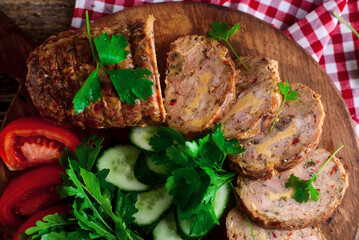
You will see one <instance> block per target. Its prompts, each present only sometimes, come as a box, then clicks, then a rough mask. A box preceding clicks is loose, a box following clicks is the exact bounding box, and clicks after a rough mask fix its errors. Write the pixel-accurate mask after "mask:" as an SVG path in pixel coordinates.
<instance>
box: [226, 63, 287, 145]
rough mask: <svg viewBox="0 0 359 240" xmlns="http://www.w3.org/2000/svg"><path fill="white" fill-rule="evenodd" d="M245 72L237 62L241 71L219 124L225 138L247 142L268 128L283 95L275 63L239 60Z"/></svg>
mask: <svg viewBox="0 0 359 240" xmlns="http://www.w3.org/2000/svg"><path fill="white" fill-rule="evenodd" d="M241 59H242V61H243V62H244V64H245V65H246V66H247V67H248V68H249V69H250V70H247V69H246V68H245V67H244V66H243V65H242V64H241V63H240V62H239V61H238V60H237V61H236V62H235V64H236V67H237V68H238V69H239V70H240V72H239V78H238V79H237V82H236V97H235V99H234V101H233V104H232V105H231V108H230V109H229V111H228V112H227V113H226V114H225V116H224V117H223V119H222V120H221V122H222V123H223V133H224V136H225V137H226V138H237V139H248V138H251V137H254V136H256V135H257V134H259V133H260V132H261V131H262V130H264V129H265V128H267V127H268V125H270V124H271V123H272V122H273V120H274V118H275V116H276V114H277V113H278V111H279V107H280V104H281V103H282V95H281V94H280V92H279V87H278V83H279V82H280V78H279V71H278V62H277V61H275V60H272V59H269V58H266V57H258V56H247V57H241Z"/></svg>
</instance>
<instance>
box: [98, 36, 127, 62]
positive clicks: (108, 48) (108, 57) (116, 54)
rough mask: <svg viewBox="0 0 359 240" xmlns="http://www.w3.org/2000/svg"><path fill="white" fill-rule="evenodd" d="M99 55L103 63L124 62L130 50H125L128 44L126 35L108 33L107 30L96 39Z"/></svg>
mask: <svg viewBox="0 0 359 240" xmlns="http://www.w3.org/2000/svg"><path fill="white" fill-rule="evenodd" d="M94 42H95V46H96V50H97V53H98V57H99V58H100V61H101V63H102V64H103V65H112V64H116V63H119V62H122V61H123V60H125V59H126V58H127V55H128V54H129V53H130V51H127V50H125V48H126V47H127V46H128V43H127V39H126V37H125V36H124V35H120V34H117V35H112V37H111V38H110V36H109V35H108V33H107V32H104V33H103V34H101V35H99V36H98V37H95V39H94Z"/></svg>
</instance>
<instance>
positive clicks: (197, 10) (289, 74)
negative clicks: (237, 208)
mask: <svg viewBox="0 0 359 240" xmlns="http://www.w3.org/2000/svg"><path fill="white" fill-rule="evenodd" d="M148 14H153V15H154V16H155V18H156V19H157V21H156V22H155V36H156V39H155V40H156V48H157V54H158V56H157V57H158V63H159V71H160V73H161V75H162V81H163V78H164V74H165V61H166V57H167V52H168V50H169V45H170V42H172V41H174V40H175V39H177V38H178V37H181V36H183V35H187V34H199V35H206V33H207V31H208V29H209V27H210V25H211V24H212V23H213V22H214V21H223V22H227V23H229V24H234V23H237V22H239V21H240V22H242V29H241V31H240V32H239V33H237V34H235V35H234V36H233V37H231V39H230V41H231V43H232V44H233V46H234V47H235V49H237V50H238V52H239V53H240V54H241V55H247V54H252V55H264V56H268V57H269V58H273V59H276V60H278V62H279V69H280V73H281V77H282V79H289V81H292V82H301V83H303V84H306V85H308V86H309V87H311V88H312V89H313V90H315V91H316V92H318V93H319V94H320V95H321V96H322V98H321V99H322V101H323V105H324V107H325V111H326V120H325V123H324V127H323V139H322V141H321V143H320V147H322V148H324V149H327V150H328V151H334V150H335V149H336V148H337V147H339V146H340V145H342V144H344V145H345V148H344V149H343V150H342V151H341V152H340V153H339V154H337V155H338V157H341V158H342V162H343V163H344V165H345V166H346V167H347V169H348V172H349V181H350V186H349V188H348V190H347V193H346V196H345V197H344V200H343V202H342V204H341V205H340V206H339V207H338V209H337V210H336V211H335V213H334V214H333V216H332V217H331V218H330V219H329V220H328V221H326V222H324V223H323V224H322V225H321V228H322V229H323V231H324V233H325V236H326V237H327V239H328V240H336V239H355V236H356V232H357V227H358V222H359V218H358V216H359V208H358V206H359V196H358V194H357V192H358V190H359V163H358V160H359V150H358V139H357V137H356V133H355V129H354V127H353V123H352V120H351V116H350V114H349V111H348V109H347V107H346V105H345V102H344V100H343V99H342V97H341V95H340V93H339V92H338V91H337V89H336V88H335V86H334V84H333V83H332V81H331V79H330V78H329V76H328V75H327V74H326V73H325V72H324V70H323V69H322V68H321V67H320V65H319V64H318V63H316V62H315V61H314V59H313V58H312V57H311V56H310V55H309V54H308V53H306V52H305V51H304V50H303V49H302V48H301V47H300V46H299V45H298V44H296V43H295V42H294V41H293V40H291V39H290V38H288V37H287V36H286V35H284V34H283V33H282V32H281V31H280V30H278V29H276V28H274V27H272V26H270V25H269V24H267V23H265V22H263V21H260V20H259V19H256V18H255V17H253V16H250V15H248V14H244V13H242V12H239V11H236V10H234V9H229V8H225V7H220V6H215V5H206V4H197V3H188V2H173V3H172V2H171V3H170V2H167V3H161V4H149V5H144V6H140V7H135V8H131V9H127V10H124V11H122V12H119V13H116V14H113V15H111V16H108V17H106V18H104V19H102V20H100V21H98V22H97V23H94V24H99V23H109V22H112V21H115V20H118V19H134V18H138V17H139V16H146V15H148ZM31 114H36V111H35V109H33V106H32V105H31V103H29V102H28V101H26V98H24V97H23V96H22V95H21V94H20V95H19V96H18V97H17V98H16V99H15V101H14V102H13V103H12V106H11V107H10V111H9V113H8V115H7V120H6V123H8V122H9V121H11V120H13V119H15V118H18V117H21V116H25V115H31ZM1 164H2V163H0V176H1V178H0V187H3V186H4V185H5V182H6V180H7V177H8V171H6V169H5V168H4V165H3V164H2V165H1ZM1 173H3V174H4V175H5V177H4V175H1ZM1 231H2V233H3V234H8V235H7V236H9V235H10V233H9V230H4V229H1ZM207 239H225V234H224V228H223V225H222V227H221V228H217V229H216V231H214V232H213V233H212V234H211V235H210V236H209V237H208V238H207Z"/></svg>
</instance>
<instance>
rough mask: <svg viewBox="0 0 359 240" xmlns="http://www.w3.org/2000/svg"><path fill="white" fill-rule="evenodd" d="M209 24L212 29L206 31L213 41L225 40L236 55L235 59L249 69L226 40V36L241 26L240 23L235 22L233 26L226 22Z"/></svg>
mask: <svg viewBox="0 0 359 240" xmlns="http://www.w3.org/2000/svg"><path fill="white" fill-rule="evenodd" d="M211 26H212V28H213V30H212V29H211V30H209V31H208V34H209V36H211V37H210V39H212V40H215V41H221V40H223V41H225V42H226V43H227V44H228V46H229V48H230V49H231V50H232V52H233V53H234V55H235V56H236V57H237V59H238V60H239V61H240V62H241V64H242V65H243V66H244V67H245V68H246V69H247V70H248V71H250V70H249V68H248V67H247V66H246V65H245V64H244V62H243V61H242V59H241V58H240V57H239V56H238V55H237V53H236V51H234V49H233V47H232V45H231V44H230V43H229V41H228V38H229V37H230V36H232V35H233V34H235V33H236V32H237V31H238V30H239V29H240V28H241V24H240V23H237V24H235V25H234V26H233V27H230V26H229V24H228V23H221V22H214V23H213V24H212V25H211Z"/></svg>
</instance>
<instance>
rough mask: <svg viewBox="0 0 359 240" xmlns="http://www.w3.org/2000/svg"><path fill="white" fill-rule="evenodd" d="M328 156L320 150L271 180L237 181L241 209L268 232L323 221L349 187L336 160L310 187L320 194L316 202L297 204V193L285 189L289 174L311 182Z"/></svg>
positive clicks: (332, 160)
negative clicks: (272, 229)
mask: <svg viewBox="0 0 359 240" xmlns="http://www.w3.org/2000/svg"><path fill="white" fill-rule="evenodd" d="M330 155H331V154H330V153H329V152H327V151H325V150H323V149H317V150H315V151H312V152H310V153H309V154H308V155H307V157H305V159H304V160H303V162H302V163H301V164H299V165H298V166H296V167H295V168H293V169H291V170H289V171H286V172H283V173H281V174H279V175H278V176H275V177H272V178H271V179H270V180H249V179H247V178H244V179H241V178H239V179H238V186H237V187H236V192H237V193H238V196H239V199H240V202H241V206H242V208H243V209H244V210H245V211H246V212H247V214H248V216H249V217H250V218H251V219H252V220H253V221H255V222H257V223H258V224H260V225H263V226H264V227H267V228H277V229H287V230H288V229H300V228H304V227H309V226H315V225H317V224H320V223H321V222H323V221H325V220H326V219H327V218H329V217H330V215H331V214H332V213H333V211H334V210H335V208H336V207H337V206H338V205H339V204H340V202H341V201H342V199H343V197H344V194H345V191H346V189H347V187H348V184H349V183H348V175H347V173H346V171H345V169H344V167H343V165H342V164H341V162H340V160H339V159H338V158H336V157H335V156H334V157H333V158H332V159H331V160H330V161H329V162H328V164H327V165H326V166H325V167H324V168H323V170H322V171H321V172H320V174H318V176H317V179H316V180H315V181H314V182H313V183H312V185H313V187H314V188H315V189H316V190H317V191H318V192H319V195H318V201H316V202H315V201H313V200H312V198H309V199H308V202H302V203H299V202H297V201H296V200H295V199H294V198H293V193H294V192H295V191H296V190H295V189H294V188H293V187H289V188H286V183H287V182H288V179H289V177H290V176H291V175H292V174H293V175H295V176H296V177H298V178H301V179H303V180H308V179H311V178H312V176H313V174H315V173H317V172H318V170H319V169H320V168H321V167H322V166H323V164H324V163H325V162H326V161H327V160H328V159H329V157H330ZM299 194H300V195H301V196H302V195H303V194H301V193H299Z"/></svg>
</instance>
